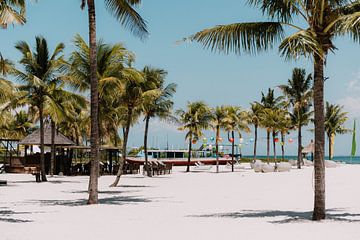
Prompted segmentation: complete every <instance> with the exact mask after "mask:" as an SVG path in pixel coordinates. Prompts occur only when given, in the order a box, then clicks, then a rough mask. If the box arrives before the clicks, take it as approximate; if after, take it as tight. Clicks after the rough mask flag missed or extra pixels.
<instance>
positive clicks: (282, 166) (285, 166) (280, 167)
mask: <svg viewBox="0 0 360 240" xmlns="http://www.w3.org/2000/svg"><path fill="white" fill-rule="evenodd" d="M290 169H291V164H290V163H288V162H280V163H278V164H277V168H276V170H277V171H278V172H289V171H290Z"/></svg>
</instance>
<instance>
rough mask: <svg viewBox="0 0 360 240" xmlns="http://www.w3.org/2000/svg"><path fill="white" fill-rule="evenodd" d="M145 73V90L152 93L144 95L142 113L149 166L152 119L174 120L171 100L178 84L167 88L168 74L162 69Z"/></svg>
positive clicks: (146, 160)
mask: <svg viewBox="0 0 360 240" xmlns="http://www.w3.org/2000/svg"><path fill="white" fill-rule="evenodd" d="M143 73H144V74H145V84H144V85H143V86H144V90H145V91H147V92H149V93H150V94H145V95H144V101H143V104H142V113H143V114H144V121H145V132H144V153H145V165H146V166H147V165H148V155H147V138H148V130H149V122H150V119H151V118H154V117H158V118H160V119H163V120H174V117H173V116H172V113H171V110H172V107H173V105H174V102H173V101H172V99H171V98H172V97H173V95H174V93H175V91H176V84H174V83H170V84H168V85H166V86H165V75H166V74H167V73H166V72H165V71H164V70H162V69H157V68H151V67H145V68H144V69H143ZM148 82H153V83H154V84H147V83H148Z"/></svg>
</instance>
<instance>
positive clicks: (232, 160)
mask: <svg viewBox="0 0 360 240" xmlns="http://www.w3.org/2000/svg"><path fill="white" fill-rule="evenodd" d="M231 137H232V142H231V171H232V172H233V171H234V148H235V138H234V131H231Z"/></svg>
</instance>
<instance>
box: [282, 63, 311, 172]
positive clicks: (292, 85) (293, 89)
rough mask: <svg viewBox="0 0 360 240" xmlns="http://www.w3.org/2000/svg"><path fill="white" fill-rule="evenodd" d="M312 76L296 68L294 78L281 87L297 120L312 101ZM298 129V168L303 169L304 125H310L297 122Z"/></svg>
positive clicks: (293, 73)
mask: <svg viewBox="0 0 360 240" xmlns="http://www.w3.org/2000/svg"><path fill="white" fill-rule="evenodd" d="M311 81H312V76H311V74H308V75H306V71H305V69H301V68H294V69H293V72H292V78H291V79H289V80H288V82H287V85H280V86H279V88H280V89H281V90H282V92H283V93H284V95H285V96H286V97H287V98H288V100H289V102H290V104H291V105H292V107H293V112H294V114H295V115H296V116H297V118H296V119H297V120H301V119H304V118H301V115H304V114H306V112H305V111H304V110H308V109H309V107H310V105H311V101H312V92H313V91H312V84H311ZM296 123H297V125H296V127H297V129H298V157H297V159H298V161H297V163H298V168H299V169H300V168H301V161H302V153H301V151H302V141H301V140H302V135H301V130H302V126H303V125H302V124H304V123H308V121H297V122H296Z"/></svg>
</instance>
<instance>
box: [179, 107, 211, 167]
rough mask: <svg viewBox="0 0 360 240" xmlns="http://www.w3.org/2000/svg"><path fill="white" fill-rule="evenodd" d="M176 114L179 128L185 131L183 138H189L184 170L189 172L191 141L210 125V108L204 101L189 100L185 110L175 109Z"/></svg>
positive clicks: (196, 138) (195, 139)
mask: <svg viewBox="0 0 360 240" xmlns="http://www.w3.org/2000/svg"><path fill="white" fill-rule="evenodd" d="M176 115H178V116H179V122H180V124H181V127H179V130H182V131H184V130H186V131H187V133H186V136H185V139H187V140H189V149H188V163H187V167H186V172H190V160H191V150H192V144H193V141H194V143H196V141H197V140H198V139H199V138H200V137H201V136H203V133H202V131H203V130H205V129H208V128H209V127H210V121H211V120H212V114H211V111H210V108H209V107H208V106H207V105H206V104H205V103H204V102H201V101H198V102H189V103H188V104H187V106H186V111H184V110H182V109H180V110H177V111H176Z"/></svg>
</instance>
